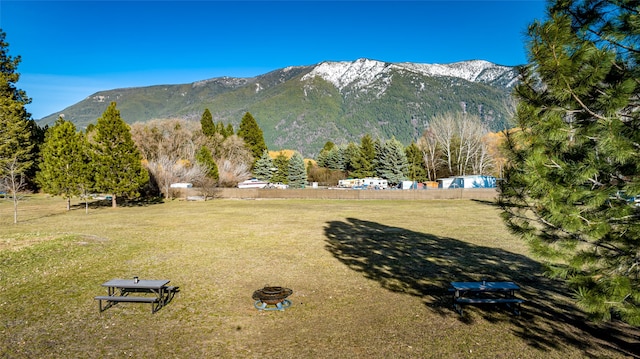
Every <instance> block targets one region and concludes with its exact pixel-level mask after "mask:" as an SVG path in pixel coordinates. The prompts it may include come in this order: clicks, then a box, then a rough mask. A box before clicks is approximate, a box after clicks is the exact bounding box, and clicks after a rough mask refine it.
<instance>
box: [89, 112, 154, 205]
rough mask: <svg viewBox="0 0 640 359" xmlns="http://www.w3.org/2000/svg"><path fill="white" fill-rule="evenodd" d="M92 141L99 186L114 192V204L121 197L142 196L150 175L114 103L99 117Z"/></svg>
mask: <svg viewBox="0 0 640 359" xmlns="http://www.w3.org/2000/svg"><path fill="white" fill-rule="evenodd" d="M93 141H94V142H93V154H94V161H95V171H96V172H95V174H96V176H95V179H96V187H97V189H98V190H99V191H103V192H105V193H110V194H111V196H112V199H111V201H112V202H111V203H112V206H113V207H116V206H117V204H116V203H117V202H116V197H118V196H129V197H137V196H139V195H140V194H139V189H140V188H141V187H142V186H143V185H144V184H145V183H146V182H148V181H149V174H148V172H147V171H146V170H145V169H144V168H143V167H142V162H141V157H140V153H139V152H138V150H137V148H136V146H135V143H134V142H133V141H132V140H131V131H130V129H129V126H128V125H127V124H126V123H125V122H124V121H123V120H122V118H121V117H120V111H118V110H117V109H116V103H115V102H112V103H111V104H110V105H109V107H107V109H106V110H105V111H104V113H103V114H102V117H100V118H98V121H97V123H96V126H95V135H94V136H93Z"/></svg>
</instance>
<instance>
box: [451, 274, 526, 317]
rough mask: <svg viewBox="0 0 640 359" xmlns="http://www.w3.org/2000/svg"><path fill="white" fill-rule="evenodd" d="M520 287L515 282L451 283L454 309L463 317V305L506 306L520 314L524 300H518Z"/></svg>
mask: <svg viewBox="0 0 640 359" xmlns="http://www.w3.org/2000/svg"><path fill="white" fill-rule="evenodd" d="M519 290H520V286H518V285H517V284H515V283H514V282H489V281H482V282H451V291H452V292H453V308H454V309H455V310H456V311H457V312H458V313H459V314H460V315H462V306H461V305H462V304H505V305H507V306H508V307H509V308H511V305H514V306H513V312H514V314H516V315H518V314H520V304H521V303H523V302H524V300H522V299H519V298H516V292H517V291H519Z"/></svg>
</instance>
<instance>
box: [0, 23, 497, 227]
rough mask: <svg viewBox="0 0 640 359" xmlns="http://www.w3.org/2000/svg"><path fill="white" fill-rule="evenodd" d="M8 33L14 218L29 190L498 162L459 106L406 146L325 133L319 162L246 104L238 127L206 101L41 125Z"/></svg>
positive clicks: (410, 170)
mask: <svg viewBox="0 0 640 359" xmlns="http://www.w3.org/2000/svg"><path fill="white" fill-rule="evenodd" d="M4 38H5V34H4V33H2V32H0V50H2V51H0V65H2V66H1V67H0V76H1V79H2V80H3V81H2V82H0V121H1V123H0V190H1V191H2V192H6V193H8V194H9V195H10V197H11V198H13V199H14V222H17V206H18V200H19V198H20V194H21V193H24V192H27V191H42V192H44V193H48V194H51V195H55V196H61V197H63V198H65V199H66V200H67V208H68V209H69V208H70V203H71V202H70V201H71V198H73V197H80V198H85V199H86V198H89V197H90V196H91V195H92V194H94V193H101V194H108V195H110V196H111V201H112V206H114V207H115V206H117V203H118V200H120V199H124V200H134V199H138V198H141V197H142V198H149V197H160V196H162V197H164V198H171V197H172V195H173V193H172V188H171V184H173V183H179V182H189V183H193V184H194V185H195V186H197V187H199V188H200V189H201V191H202V194H203V195H204V197H205V199H206V198H207V197H210V196H212V195H213V194H214V191H215V189H216V188H217V187H235V186H236V185H237V184H238V182H241V181H243V180H246V179H248V178H251V177H257V178H259V179H262V180H265V181H270V182H282V183H284V184H288V185H289V186H290V187H293V188H301V187H304V186H305V185H306V184H307V183H308V182H319V183H321V184H325V185H335V184H337V182H338V180H339V179H341V178H345V177H360V178H362V177H371V176H377V177H382V178H385V179H387V180H388V181H389V183H390V184H392V185H393V184H397V183H400V182H401V181H403V180H415V181H428V180H435V179H436V178H438V177H442V176H451V175H459V174H462V175H463V174H467V173H474V174H487V173H489V172H491V171H494V170H495V169H496V164H497V163H498V161H497V160H496V156H495V153H494V155H493V156H492V154H491V151H492V150H491V148H492V146H491V144H490V143H489V142H488V141H487V140H486V138H487V134H488V131H487V130H486V128H485V127H484V126H483V125H482V123H481V121H480V119H479V118H478V117H477V116H470V115H462V114H452V115H446V116H441V117H435V118H433V119H432V121H431V122H430V127H429V129H428V130H427V131H425V132H424V134H423V135H422V136H421V137H420V138H419V139H418V141H416V142H413V143H411V144H410V145H409V146H406V147H405V146H403V145H402V144H401V142H400V141H398V140H397V139H396V138H395V137H391V139H389V140H381V139H380V138H378V137H376V138H375V139H374V138H373V137H372V136H371V135H364V136H363V137H362V139H361V141H360V143H359V144H356V143H347V144H344V145H335V144H334V143H333V142H331V141H329V142H327V143H326V145H325V146H324V148H323V149H322V150H321V151H320V153H318V155H317V156H316V160H315V161H314V160H307V161H306V162H305V160H304V159H303V157H302V155H301V154H300V153H299V152H296V151H293V152H291V153H286V152H285V151H279V152H278V151H275V152H273V151H272V152H271V153H275V155H273V156H272V155H271V154H270V152H269V151H268V148H267V146H266V144H265V140H264V134H263V131H262V129H261V128H260V127H259V126H258V124H257V122H256V120H255V119H254V118H253V116H252V115H251V114H250V113H248V112H247V113H245V115H244V116H243V118H242V120H241V121H240V125H239V128H238V129H237V131H236V129H234V128H233V126H232V125H231V124H224V123H222V122H220V121H219V122H217V123H216V122H214V121H213V118H212V115H211V112H210V111H209V109H205V110H204V112H203V114H202V117H201V120H200V123H197V121H187V120H180V119H169V120H153V121H149V122H145V123H134V124H133V125H128V124H127V123H126V122H125V121H123V119H122V118H121V116H120V111H119V110H118V109H117V108H116V103H115V102H113V103H111V104H110V105H109V107H108V108H107V109H106V110H105V112H104V113H103V114H102V116H101V117H100V118H98V119H97V122H96V124H95V125H93V124H91V125H90V126H88V127H87V129H86V131H78V130H77V129H76V127H75V125H74V124H73V123H72V122H70V121H67V120H65V119H64V118H63V117H60V118H59V119H58V120H57V121H56V122H55V124H54V125H53V126H52V127H51V128H48V127H45V128H39V127H38V126H37V125H36V124H35V122H34V121H33V120H31V119H30V117H31V115H30V114H29V113H28V112H27V111H26V109H25V105H27V104H28V103H30V102H31V99H29V98H28V97H27V96H26V94H25V92H24V91H22V90H19V89H17V87H16V86H15V83H16V82H17V81H18V79H19V74H18V73H17V72H16V69H17V65H18V64H19V62H20V57H16V58H13V57H11V56H9V55H8V53H7V50H6V49H7V47H8V44H7V43H6V42H4ZM494 152H495V151H494ZM496 153H497V152H496ZM305 163H306V164H305ZM85 202H87V201H85Z"/></svg>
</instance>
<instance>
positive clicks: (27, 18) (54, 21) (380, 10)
mask: <svg viewBox="0 0 640 359" xmlns="http://www.w3.org/2000/svg"><path fill="white" fill-rule="evenodd" d="M544 9H545V2H544V1H543V0H535V1H533V0H498V1H485V0H471V1H462V0H450V1H435V0H433V1H432V0H423V1H407V2H405V1H365V0H360V1H265V0H263V1H215V0H209V1H207V0H200V1H157V0H156V1H150V0H147V1H107V0H84V1H78V0H76V1H55V0H49V1H30V0H17V1H14V0H0V28H2V30H3V31H4V32H5V33H6V41H7V42H8V43H9V54H10V55H11V56H17V55H20V56H21V57H22V62H21V64H20V65H19V68H18V72H19V73H20V74H21V75H22V76H21V78H20V81H19V82H18V84H17V86H18V88H21V89H23V90H25V91H26V92H27V95H28V96H29V97H31V98H32V100H33V102H32V104H30V105H28V107H27V109H28V110H29V111H30V112H31V113H32V115H33V118H35V119H40V118H42V117H44V116H47V115H49V114H51V113H54V112H56V111H60V110H63V109H64V108H66V107H68V106H70V105H73V104H75V103H76V102H78V101H81V100H82V99H84V98H85V97H87V96H90V95H92V94H93V93H95V92H98V91H101V90H110V89H114V88H122V87H134V86H150V85H160V84H180V83H190V82H194V81H198V80H204V79H209V78H214V77H219V76H233V77H251V76H255V75H260V74H263V73H266V72H269V71H272V70H276V69H280V68H284V67H287V66H299V65H312V64H316V63H319V62H322V61H326V60H328V61H353V60H356V59H358V58H369V59H374V60H380V61H386V62H417V63H450V62H457V61H464V60H474V59H481V60H487V61H491V62H495V63H498V64H501V65H519V64H523V63H526V62H527V58H526V37H525V33H526V28H527V25H528V24H530V23H531V22H532V21H534V20H535V19H543V18H544V14H545V12H544Z"/></svg>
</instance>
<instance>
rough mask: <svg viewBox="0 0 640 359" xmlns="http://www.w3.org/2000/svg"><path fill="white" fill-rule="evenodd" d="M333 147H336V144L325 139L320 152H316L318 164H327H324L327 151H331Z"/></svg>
mask: <svg viewBox="0 0 640 359" xmlns="http://www.w3.org/2000/svg"><path fill="white" fill-rule="evenodd" d="M334 147H336V145H335V144H334V143H333V142H331V141H327V142H326V143H325V144H324V146H323V147H322V149H321V150H320V153H319V154H318V166H320V167H327V164H326V159H327V155H328V153H329V151H331V150H332V149H333V148H334Z"/></svg>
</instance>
